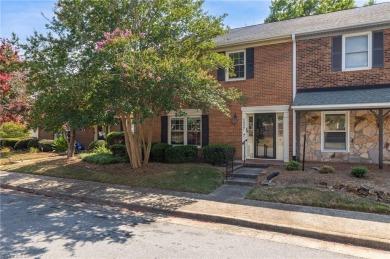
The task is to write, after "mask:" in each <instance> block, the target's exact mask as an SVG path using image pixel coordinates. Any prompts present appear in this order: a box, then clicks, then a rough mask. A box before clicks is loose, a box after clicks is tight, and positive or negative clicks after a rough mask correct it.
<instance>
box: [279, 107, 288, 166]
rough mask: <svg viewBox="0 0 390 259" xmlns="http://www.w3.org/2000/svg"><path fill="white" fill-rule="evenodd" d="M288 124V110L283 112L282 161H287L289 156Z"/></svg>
mask: <svg viewBox="0 0 390 259" xmlns="http://www.w3.org/2000/svg"><path fill="white" fill-rule="evenodd" d="M288 126H289V116H288V112H284V113H283V161H284V162H288V160H289V158H290V154H289V146H290V141H289V135H290V132H289V130H288V128H289V127H288ZM276 134H277V133H276Z"/></svg>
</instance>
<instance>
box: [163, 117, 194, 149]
mask: <svg viewBox="0 0 390 259" xmlns="http://www.w3.org/2000/svg"><path fill="white" fill-rule="evenodd" d="M169 122H170V127H169V128H170V141H169V143H170V144H172V145H195V146H201V145H202V120H201V116H185V117H171V118H170V120H169Z"/></svg>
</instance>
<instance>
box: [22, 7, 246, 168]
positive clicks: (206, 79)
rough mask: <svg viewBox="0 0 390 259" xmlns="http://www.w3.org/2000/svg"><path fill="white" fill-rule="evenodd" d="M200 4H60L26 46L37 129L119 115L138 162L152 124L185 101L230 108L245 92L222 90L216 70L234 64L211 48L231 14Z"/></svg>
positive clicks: (82, 124)
mask: <svg viewBox="0 0 390 259" xmlns="http://www.w3.org/2000/svg"><path fill="white" fill-rule="evenodd" d="M202 4H203V0H200V1H199V0H195V1H194V0H148V1H139V0H106V1H83V0H59V1H58V2H57V3H56V4H55V7H54V14H55V15H54V17H53V18H52V19H51V20H49V23H48V24H47V25H46V28H47V30H48V33H47V34H46V35H41V34H38V33H34V35H33V36H31V37H30V38H29V39H28V44H27V46H23V48H24V49H25V53H26V59H27V60H28V61H29V66H30V67H31V68H30V70H29V71H30V73H29V75H31V77H29V79H30V82H29V85H31V92H32V93H33V94H34V95H35V96H36V103H35V105H34V110H33V112H32V116H31V117H32V118H33V119H32V121H33V123H34V124H33V125H36V126H39V127H41V128H43V129H46V130H54V129H60V128H62V126H63V125H68V127H70V128H72V129H77V128H82V127H85V126H87V125H94V124H95V125H96V124H100V123H102V122H101V121H102V120H103V121H107V120H110V118H113V117H114V115H116V116H120V117H121V119H122V121H123V122H124V123H123V124H124V125H126V129H127V134H126V136H127V141H126V146H127V148H128V151H131V150H133V152H128V153H129V156H130V160H131V164H132V167H134V168H136V167H139V166H141V164H142V157H141V153H142V152H141V150H142V149H144V155H145V156H144V160H143V163H144V164H145V163H147V160H148V156H149V151H150V145H151V141H149V140H150V139H151V132H150V133H149V132H148V130H149V129H150V128H151V127H149V126H147V125H151V123H152V122H151V121H152V119H153V118H155V117H156V116H158V115H160V114H161V113H162V112H169V111H180V110H181V109H182V108H183V107H193V108H200V109H204V110H207V109H211V108H216V109H218V110H221V111H224V112H227V104H228V103H229V102H230V101H232V100H234V99H236V98H237V97H238V96H239V95H240V94H239V93H238V91H237V90H234V89H222V88H221V87H220V85H219V84H218V83H217V81H216V80H215V79H214V77H212V76H211V75H210V74H211V72H212V71H214V70H216V69H217V68H228V67H230V68H231V62H230V61H229V59H228V58H227V57H225V56H224V55H218V54H217V53H215V51H214V47H215V45H214V39H215V38H216V37H217V36H220V35H222V34H224V33H225V32H226V31H227V29H226V28H225V27H224V26H223V23H222V20H223V18H224V16H221V17H214V16H211V15H208V14H207V13H206V12H204V11H203V10H202ZM117 27H119V28H120V29H121V30H120V29H118V30H116V31H115V28H117ZM126 29H127V31H126ZM114 31H115V33H113V32H114ZM130 31H131V33H130ZM105 32H106V34H104V33H105ZM121 33H122V35H121ZM109 34H110V36H108V35H109ZM98 42H100V43H99V44H100V46H99V44H97V45H96V43H98ZM103 43H104V44H103ZM98 50H99V51H98ZM144 71H145V72H144ZM141 73H142V76H141ZM103 123H104V122H103ZM132 125H135V126H134V127H133V126H132ZM131 128H135V132H134V133H132V131H131ZM71 132H72V131H71ZM69 146H70V147H73V145H69ZM69 154H70V155H72V152H71V151H70V152H69Z"/></svg>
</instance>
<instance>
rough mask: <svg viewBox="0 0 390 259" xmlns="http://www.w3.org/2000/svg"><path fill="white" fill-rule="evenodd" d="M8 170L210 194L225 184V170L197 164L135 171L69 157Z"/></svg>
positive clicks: (170, 165) (6, 168)
mask: <svg viewBox="0 0 390 259" xmlns="http://www.w3.org/2000/svg"><path fill="white" fill-rule="evenodd" d="M1 169H2V170H5V171H13V172H20V173H29V174H37V175H46V176H55V177H62V178H72V179H79V180H87V181H96V182H103V183H111V184H123V185H130V186H140V187H150V188H157V189H164V190H173V191H184V192H194V193H204V194H208V193H211V192H212V191H214V190H215V189H217V188H218V187H220V186H221V185H222V182H223V174H222V171H221V170H220V169H218V168H216V167H212V166H207V165H197V164H158V163H151V164H149V165H147V166H145V167H143V168H141V169H140V170H137V171H134V170H132V169H131V168H130V164H115V165H95V164H86V163H84V162H82V161H80V160H79V159H76V160H73V162H71V163H69V162H68V163H67V161H66V158H57V159H56V160H51V161H50V160H49V161H38V162H29V163H28V162H26V163H19V164H12V165H6V166H2V167H1Z"/></svg>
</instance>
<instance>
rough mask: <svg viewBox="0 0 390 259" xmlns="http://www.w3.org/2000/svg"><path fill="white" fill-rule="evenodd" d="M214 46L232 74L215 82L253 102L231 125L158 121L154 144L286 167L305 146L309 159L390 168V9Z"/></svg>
mask: <svg viewBox="0 0 390 259" xmlns="http://www.w3.org/2000/svg"><path fill="white" fill-rule="evenodd" d="M216 44H217V51H218V52H221V53H223V54H225V55H228V56H229V57H231V58H232V59H233V61H234V68H235V73H236V76H235V77H229V76H228V75H227V74H226V73H225V71H224V70H219V71H218V73H217V77H218V80H219V81H221V84H222V86H223V87H230V86H234V87H236V88H238V89H240V90H241V91H242V92H243V93H244V95H246V96H247V97H248V102H247V103H246V104H245V106H240V105H238V104H236V105H234V106H233V107H232V108H231V116H230V117H226V116H224V115H222V114H221V113H219V112H216V111H210V112H208V113H206V114H202V112H201V111H198V110H196V109H191V110H188V115H187V116H186V117H175V114H174V113H170V114H167V115H166V116H162V117H161V121H159V122H158V127H157V128H155V130H154V140H155V141H161V142H166V143H170V144H173V145H190V144H192V145H197V146H199V147H200V146H204V145H207V144H214V143H229V144H233V145H234V146H235V147H236V150H237V152H236V156H237V158H241V159H273V160H280V161H288V160H289V159H291V158H297V159H302V157H303V146H304V139H306V143H305V149H306V152H305V158H306V160H311V161H349V162H363V163H379V164H381V162H382V159H383V160H384V161H390V114H389V109H390V3H383V4H377V5H373V6H368V7H361V8H355V9H350V10H345V11H338V12H334V13H328V14H321V15H314V16H308V17H302V18H297V19H292V20H287V21H281V22H275V23H269V24H260V25H254V26H248V27H243V28H238V29H233V30H231V31H230V32H229V33H228V34H226V35H224V36H221V37H219V38H217V39H216ZM195 108H196V107H195ZM305 135H306V138H304V136H305Z"/></svg>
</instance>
